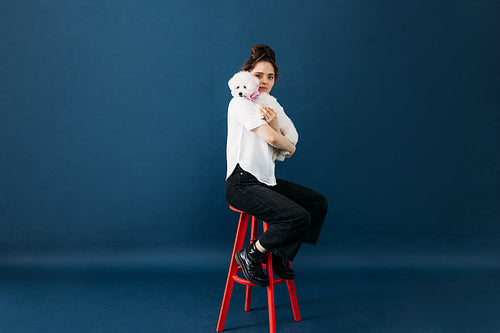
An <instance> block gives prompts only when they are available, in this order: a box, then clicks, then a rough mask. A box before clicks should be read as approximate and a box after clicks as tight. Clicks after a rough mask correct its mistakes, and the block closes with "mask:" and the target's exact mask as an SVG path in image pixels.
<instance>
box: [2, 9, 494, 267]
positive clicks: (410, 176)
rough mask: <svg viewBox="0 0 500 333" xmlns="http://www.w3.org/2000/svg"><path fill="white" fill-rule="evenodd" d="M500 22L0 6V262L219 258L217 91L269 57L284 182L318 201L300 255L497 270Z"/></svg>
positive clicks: (444, 16)
mask: <svg viewBox="0 0 500 333" xmlns="http://www.w3.org/2000/svg"><path fill="white" fill-rule="evenodd" d="M499 13H500V5H499V3H498V2H497V1H382V2H380V1H326V0H324V1H306V2H304V1H271V2H266V3H265V4H262V5H261V6H257V4H256V3H248V2H243V1H234V0H231V1H228V0H223V1H215V2H205V1H118V0H109V1H51V2H46V1H34V0H33V1H9V2H6V1H4V2H2V3H1V4H0V45H1V51H0V162H1V163H0V177H1V182H0V251H1V255H2V257H3V258H4V259H5V258H16V257H20V256H30V255H35V254H36V255H44V254H51V255H53V254H70V255H71V254H82V253H94V254H104V253H108V254H119V253H125V252H127V253H162V254H165V255H168V253H170V252H171V251H174V249H176V251H179V249H180V250H182V249H186V251H192V252H197V251H199V250H203V251H206V253H209V251H211V250H215V249H218V248H220V249H224V250H225V251H226V252H227V251H230V248H231V244H232V241H233V237H234V232H235V228H236V223H235V221H236V218H237V217H236V215H235V214H234V213H233V212H230V211H229V210H228V207H227V204H226V202H225V198H224V185H225V183H224V177H225V171H226V170H225V167H226V164H225V140H226V111H227V104H228V102H229V100H230V97H231V96H230V93H229V90H228V87H227V85H226V82H227V80H228V79H229V78H230V77H231V76H232V74H233V73H235V72H236V71H238V70H239V68H240V67H241V65H242V64H243V63H244V61H245V60H246V59H247V57H248V56H249V54H250V47H251V46H252V45H254V44H256V43H265V44H268V45H270V46H271V47H273V48H274V50H275V51H276V54H277V62H278V65H279V66H280V72H281V77H280V79H279V80H278V82H277V83H276V85H275V88H274V90H273V94H274V95H275V96H276V97H277V98H278V99H279V101H280V102H281V104H282V105H283V106H284V107H285V110H286V111H287V112H288V114H289V115H290V117H291V118H292V119H293V120H294V122H295V125H296V127H297V129H298V131H299V133H300V142H299V145H298V150H297V153H296V154H295V156H294V157H293V158H292V159H290V160H287V161H286V162H284V163H280V165H279V166H278V167H277V174H278V176H279V177H281V178H286V179H289V180H292V181H295V182H298V183H301V184H304V185H307V186H310V187H312V188H315V189H317V190H319V191H321V192H323V193H324V194H325V195H326V196H327V198H328V199H329V203H330V211H329V214H328V217H327V221H326V224H325V228H324V232H323V234H322V236H321V238H320V245H319V246H318V248H319V249H317V250H314V249H312V250H310V251H311V252H310V253H314V254H319V253H321V254H323V255H327V256H330V257H331V258H337V259H339V260H340V259H342V258H348V259H345V260H347V261H349V260H355V259H353V258H355V257H357V258H365V259H366V260H368V261H374V260H375V261H377V260H386V259H383V258H389V259H387V260H396V259H395V258H397V257H401V258H406V259H409V258H417V257H418V258H424V260H429V258H430V257H429V255H432V256H433V258H440V259H439V260H442V261H443V262H446V261H448V260H455V259H457V260H468V261H469V262H476V261H479V262H489V263H494V264H498V258H499V256H498V255H499V254H500V205H499V201H500V200H499V199H500V190H499V185H500V177H499V172H500V154H499V153H500V140H499V139H500V137H499V136H500V135H499V133H500V97H499V96H500V95H499V92H500V65H499V59H500V44H499V42H498V41H499V40H500V23H499V22H500V17H499ZM305 251H306V252H307V251H309V250H305ZM314 251H317V252H314ZM349 258H350V259H349ZM223 259H224V264H225V263H226V259H227V258H223Z"/></svg>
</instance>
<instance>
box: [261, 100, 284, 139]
mask: <svg viewBox="0 0 500 333" xmlns="http://www.w3.org/2000/svg"><path fill="white" fill-rule="evenodd" d="M260 112H261V113H262V115H263V116H264V120H265V121H266V123H268V125H269V126H271V127H272V128H273V130H275V131H276V132H278V133H279V131H280V126H279V124H278V117H277V116H276V111H274V110H273V109H271V108H270V107H267V106H263V107H261V108H260Z"/></svg>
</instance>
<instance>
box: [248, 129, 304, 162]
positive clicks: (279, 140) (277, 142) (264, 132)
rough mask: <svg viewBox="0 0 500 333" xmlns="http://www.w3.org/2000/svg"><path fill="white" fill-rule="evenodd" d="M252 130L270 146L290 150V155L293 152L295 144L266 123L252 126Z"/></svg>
mask: <svg viewBox="0 0 500 333" xmlns="http://www.w3.org/2000/svg"><path fill="white" fill-rule="evenodd" d="M252 132H254V133H255V134H257V135H258V136H260V137H261V138H262V139H263V140H264V141H266V142H267V143H268V144H270V145H271V146H273V147H275V148H278V149H281V150H285V151H288V152H290V156H292V155H293V153H295V145H294V144H293V143H291V142H290V140H288V139H287V138H286V137H285V136H283V135H281V133H278V132H276V131H275V130H274V129H273V128H272V127H271V126H269V125H268V124H263V125H260V126H259V127H257V128H254V129H253V130H252Z"/></svg>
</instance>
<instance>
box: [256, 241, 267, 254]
mask: <svg viewBox="0 0 500 333" xmlns="http://www.w3.org/2000/svg"><path fill="white" fill-rule="evenodd" d="M255 247H256V248H257V250H259V252H261V253H267V250H266V249H265V248H264V247H263V246H262V245H261V244H260V242H259V241H258V240H257V241H256V242H255Z"/></svg>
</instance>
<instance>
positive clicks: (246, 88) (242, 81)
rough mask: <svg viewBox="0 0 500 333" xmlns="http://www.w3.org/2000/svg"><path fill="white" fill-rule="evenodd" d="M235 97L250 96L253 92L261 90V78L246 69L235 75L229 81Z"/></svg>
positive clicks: (228, 83)
mask: <svg viewBox="0 0 500 333" xmlns="http://www.w3.org/2000/svg"><path fill="white" fill-rule="evenodd" d="M227 85H228V86H229V89H231V95H233V97H236V98H237V97H243V98H250V96H251V95H252V94H255V92H258V91H259V79H258V78H256V77H255V76H253V75H252V74H250V73H249V72H246V71H241V72H238V73H236V74H234V75H233V77H232V78H231V79H230V80H229V81H228V82H227Z"/></svg>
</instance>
